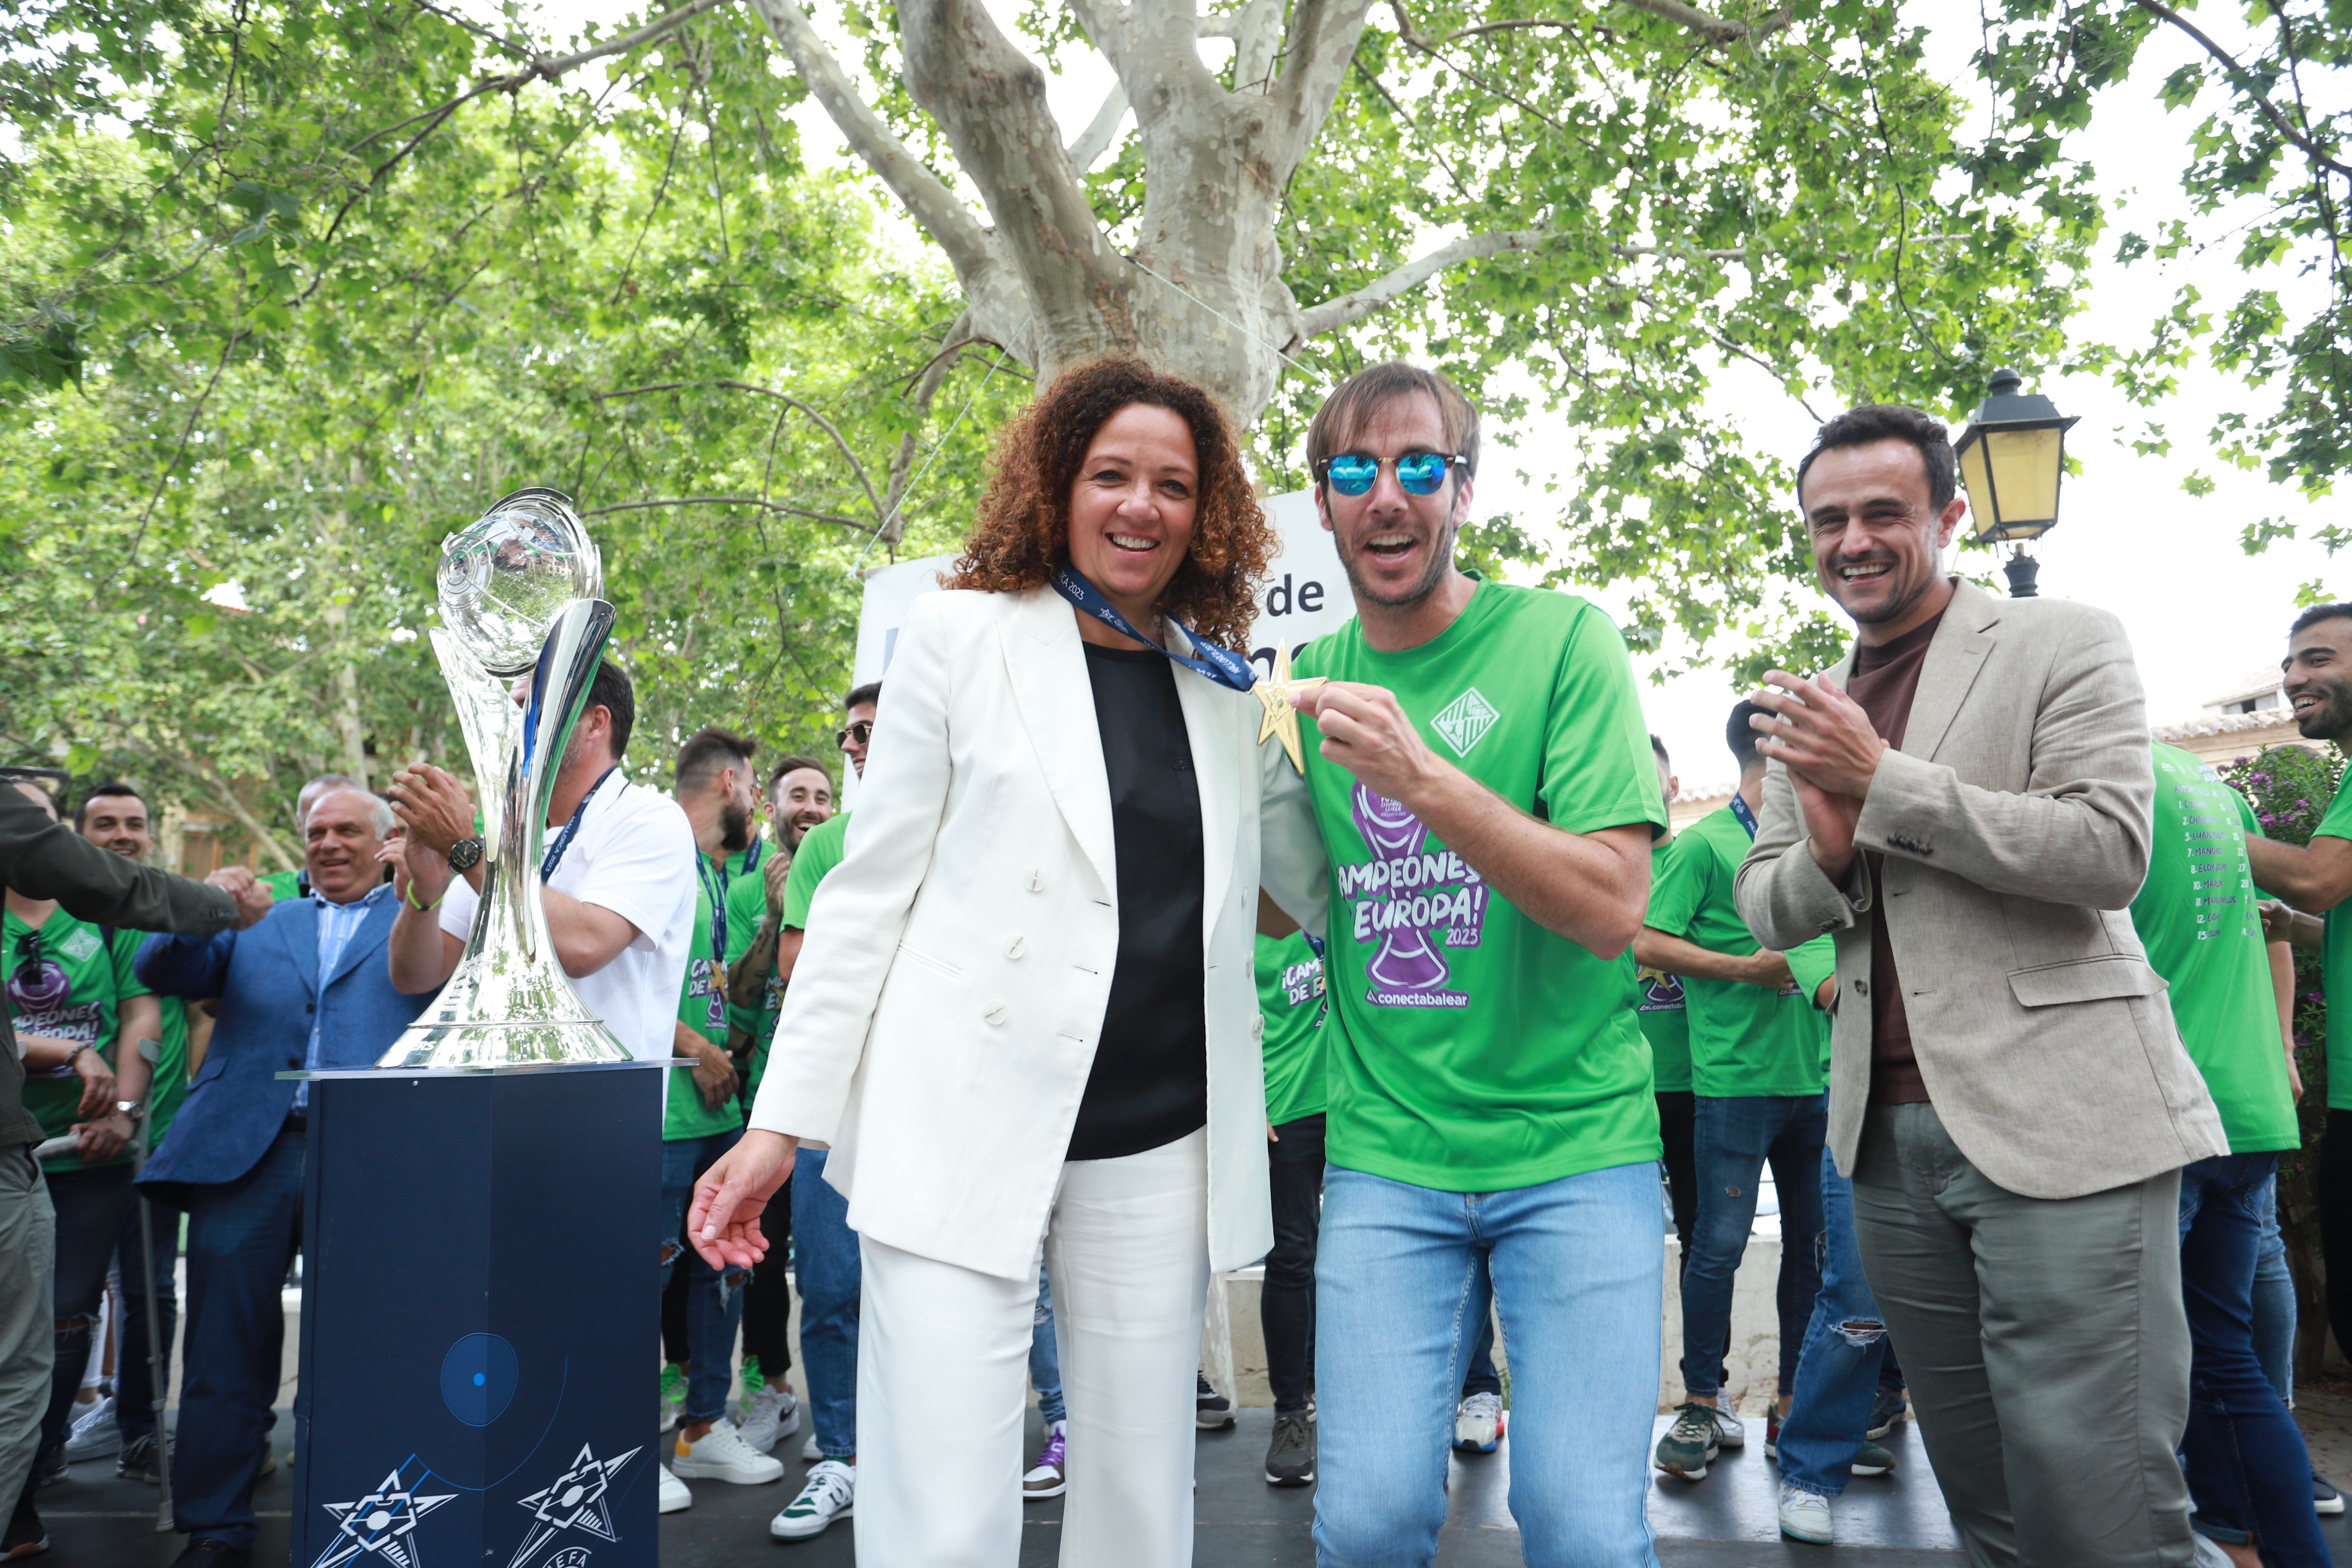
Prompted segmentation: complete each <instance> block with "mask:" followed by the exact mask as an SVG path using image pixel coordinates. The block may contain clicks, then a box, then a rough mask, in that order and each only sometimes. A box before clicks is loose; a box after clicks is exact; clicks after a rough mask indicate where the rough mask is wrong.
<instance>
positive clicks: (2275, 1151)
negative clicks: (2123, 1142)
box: [2131, 742, 2329, 1563]
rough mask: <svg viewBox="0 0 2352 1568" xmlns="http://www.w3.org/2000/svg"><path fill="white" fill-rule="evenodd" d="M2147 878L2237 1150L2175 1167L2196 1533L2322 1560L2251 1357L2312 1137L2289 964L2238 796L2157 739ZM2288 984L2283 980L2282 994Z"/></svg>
mask: <svg viewBox="0 0 2352 1568" xmlns="http://www.w3.org/2000/svg"><path fill="white" fill-rule="evenodd" d="M2153 763H2154V768H2155V773H2156V810H2155V820H2154V824H2153V826H2152V829H2151V833H2150V837H2149V845H2148V861H2147V883H2146V884H2145V885H2144V886H2143V887H2142V888H2141V889H2140V891H2139V896H2138V897H2137V899H2135V900H2132V906H2131V916H2132V924H2133V925H2134V926H2136V927H2137V928H2138V931H2139V937H2140V941H2141V942H2142V943H2144V944H2145V945H2146V946H2147V962H2148V966H2149V967H2150V968H2152V969H2154V970H2155V971H2156V972H2157V973H2158V974H2159V975H2162V976H2163V977H2164V980H2165V983H2166V984H2167V985H2168V987H2169V988H2170V989H2169V999H2170V1001H2171V1004H2172V1016H2173V1021H2174V1022H2175V1023H2176V1024H2177V1025H2178V1026H2179V1029H2180V1040H2181V1044H2182V1045H2184V1046H2186V1047H2188V1050H2189V1059H2190V1060H2192V1061H2194V1062H2195V1063H2196V1064H2197V1070H2198V1071H2199V1072H2200V1073H2202V1074H2203V1075H2204V1078H2205V1087H2206V1088H2207V1089H2210V1091H2211V1092H2212V1095H2213V1103H2214V1105H2215V1107H2216V1108H2217V1109H2218V1110H2220V1111H2221V1128H2222V1131H2224V1132H2225V1133H2227V1134H2228V1136H2229V1140H2230V1152H2228V1153H2227V1154H2216V1155H2212V1156H2210V1157H2208V1158H2206V1159H2202V1160H2199V1161H2196V1162H2194V1163H2191V1164H2189V1165H2187V1166H2184V1167H2183V1168H2182V1170H2181V1173H2180V1287H2181V1294H2182V1297H2183V1300H2185V1301H2186V1303H2187V1306H2188V1310H2189V1345H2190V1351H2189V1376H2190V1378H2191V1380H2192V1382H2193V1384H2194V1385H2195V1387H2196V1388H2197V1389H2198V1390H2199V1392H2200V1397H2198V1398H2196V1399H2194V1400H2191V1401H2190V1402H2189V1426H2188V1430H2187V1432H2186V1434H2185V1435H2184V1436H2183V1437H2182V1438H2181V1443H2180V1452H2181V1455H2182V1457H2183V1458H2184V1460H2185V1461H2186V1463H2185V1465H2184V1468H2185V1470H2186V1472H2187V1474H2188V1478H2189V1498H2190V1500H2192V1501H2194V1502H2195V1503H2196V1505H2197V1514H2196V1521H2195V1522H2196V1525H2197V1528H2198V1530H2199V1531H2200V1533H2202V1534H2205V1535H2207V1536H2210V1537H2211V1538H2212V1539H2214V1540H2216V1541H2219V1542H2223V1543H2224V1545H2225V1547H2229V1548H2235V1549H2236V1550H2235V1551H2234V1552H2232V1553H2231V1555H2232V1556H2233V1557H2236V1558H2238V1559H2239V1560H2241V1561H2247V1562H2251V1561H2252V1558H2253V1548H2252V1544H2251V1542H2252V1541H2253V1540H2257V1539H2258V1540H2260V1541H2261V1542H2262V1544H2263V1549H2264V1551H2263V1554H2264V1555H2265V1556H2266V1557H2270V1556H2274V1558H2275V1560H2276V1561H2278V1562H2281V1563H2326V1562H2327V1561H2328V1560H2329V1558H2328V1553H2327V1547H2326V1542H2323V1541H2322V1539H2321V1538H2320V1534H2319V1518H2318V1515H2317V1514H2316V1513H2315V1511H2314V1509H2313V1502H2314V1496H2313V1491H2312V1488H2311V1486H2310V1477H2311V1457H2310V1455H2309V1453H2308V1452H2307V1451H2306V1450H2305V1446H2304V1441H2303V1434H2302V1432H2301V1431H2300V1430H2299V1429H2298V1428H2297V1427H2296V1426H2295V1424H2294V1417H2293V1416H2292V1415H2289V1414H2288V1413H2287V1407H2286V1402H2285V1400H2284V1398H2282V1397H2281V1396H2280V1394H2279V1392H2278V1391H2277V1389H2276V1388H2274V1387H2273V1384H2271V1382H2270V1380H2269V1379H2268V1378H2267V1377H2266V1376H2265V1375H2264V1373H2263V1363H2262V1358H2261V1357H2260V1355H2259V1354H2258V1353H2257V1352H2256V1350H2255V1336H2254V1302H2253V1294H2254V1272H2255V1265H2256V1261H2257V1258H2258V1255H2259V1252H2260V1249H2261V1247H2262V1237H2263V1197H2264V1194H2265V1192H2266V1191H2269V1190H2272V1184H2273V1182H2274V1181H2275V1179H2276V1176H2277V1173H2278V1160H2279V1153H2280V1152H2281V1151H2282V1150H2290V1149H2294V1148H2297V1147H2299V1146H2300V1145H2301V1143H2302V1141H2303V1140H2302V1133H2301V1130H2300V1128H2299V1126H2298V1124H2297V1122H2296V1120H2295V1113H2294V1100H2295V1094H2296V1089H2295V1086H2294V1083H2293V1081H2292V1080H2293V1076H2294V1068H2293V1058H2292V1056H2291V1052H2292V1050H2293V1023H2292V1019H2293V1005H2294V969H2293V966H2292V964H2291V963H2287V962H2286V959H2287V954H2286V952H2285V951H2284V943H2279V944H2276V945H2277V947H2278V949H2279V951H2277V952H2272V951H2270V948H2271V945H2272V944H2269V943H2268V942H2266V941H2265V938H2264V934H2263V926H2262V920H2261V916H2260V914H2259V913H2258V911H2257V907H2256V906H2257V900H2258V896H2257V894H2256V893H2255V891H2254V884H2253V878H2252V863H2251V858H2250V856H2249V855H2248V852H2247V851H2248V848H2249V847H2250V846H2251V845H2252V844H2253V843H2255V842H2256V841H2257V840H2259V839H2260V838H2261V837H2262V829H2261V827H2260V826H2258V825H2257V824H2256V822H2255V819H2254V813H2253V809H2252V806H2250V805H2248V804H2247V802H2246V799H2245V797H2244V796H2243V795H2240V794H2239V793H2238V792H2237V791H2235V790H2233V789H2231V787H2230V786H2229V785H2227V784H2223V783H2222V782H2221V776H2220V775H2219V774H2218V773H2215V772H2214V771H2213V769H2212V768H2211V767H2210V766H2209V765H2207V764H2206V763H2204V762H2202V761H2201V760H2200V759H2199V758H2197V757H2195V756H2192V755H2190V754H2189V752H2184V751H2181V750H2179V748H2177V747H2174V746H2168V745H2164V744H2162V743H2160V742H2159V743H2158V744H2156V746H2155V748H2154V757H2153ZM2282 982H2284V984H2282Z"/></svg>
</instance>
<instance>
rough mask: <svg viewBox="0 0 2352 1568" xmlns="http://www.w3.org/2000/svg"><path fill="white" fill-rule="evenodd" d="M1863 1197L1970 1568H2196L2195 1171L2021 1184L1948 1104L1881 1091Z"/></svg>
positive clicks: (1867, 1247)
mask: <svg viewBox="0 0 2352 1568" xmlns="http://www.w3.org/2000/svg"><path fill="white" fill-rule="evenodd" d="M1853 1210H1854V1220H1855V1230H1856V1232H1857V1233H1858V1237H1859V1239H1860V1241H1861V1244H1862V1262H1863V1268H1864V1271H1865V1272H1866V1273H1867V1274H1868V1275H1869V1276H1870V1288H1871V1289H1872V1290H1873V1291H1874V1293H1875V1294H1876V1295H1877V1297H1878V1306H1879V1310H1880V1312H1881V1313H1882V1314H1883V1315H1884V1316H1885V1320H1886V1327H1887V1331H1888V1332H1889V1333H1890V1334H1891V1335H1892V1336H1893V1338H1894V1342H1895V1353H1896V1354H1898V1355H1900V1356H1901V1357H1902V1358H1903V1375H1904V1376H1905V1378H1906V1379H1907V1380H1908V1381H1909V1383H1910V1385H1911V1399H1912V1404H1913V1405H1914V1407H1915V1408H1916V1411H1917V1413H1918V1417H1919V1436H1920V1437H1921V1438H1922V1439H1923V1440H1924V1441H1925V1442H1926V1443H1927V1458H1928V1459H1929V1460H1930V1461H1931V1462H1932V1463H1933V1464H1934V1465H1935V1467H1936V1479H1937V1484H1939V1485H1940V1486H1941V1487H1942V1488H1943V1491H1944V1501H1945V1503H1946V1504H1947V1505H1948V1507H1949V1508H1950V1509H1951V1510H1952V1521H1953V1522H1954V1523H1955V1524H1956V1525H1958V1527H1959V1531H1960V1539H1961V1542H1962V1544H1963V1545H1964V1546H1965V1547H1966V1548H1967V1550H1968V1554H1969V1563H1970V1564H1972V1565H1973V1568H2011V1564H2019V1565H2023V1568H2106V1565H2108V1564H2115V1565H2116V1568H2123V1565H2125V1564H2129V1565H2131V1568H2148V1565H2150V1564H2158V1563H2161V1564H2164V1565H2166V1568H2190V1564H2192V1563H2195V1561H2196V1547H2195V1545H2194V1543H2193V1542H2192V1541H2191V1539H2190V1536H2189V1489H2188V1486H2187V1484H2186V1483H2185V1482H2184V1481H2183V1480H2182V1479H2181V1475H2180V1465H2179V1460H2177V1459H2176V1458H2174V1457H2173V1455H2174V1451H2175V1450H2176V1449H2177V1448H2178V1447H2179V1444H2180V1435H2181V1432H2182V1429H2183V1428H2184V1427H2185V1426H2187V1425H2188V1420H2189V1320H2188V1315H2187V1313H2186V1312H2185V1311H2184V1310H2183V1309H2182V1306H2181V1300H2180V1173H2179V1172H2177V1171H2168V1172H2166V1173H2164V1174H2162V1175H2160V1176H2151V1177H2149V1178H2148V1179H2147V1181H2144V1182H2138V1183H2135V1184H2132V1185H2130V1186H2123V1187H2114V1188H2110V1189H2109V1190H2108V1191H2106V1192H2103V1193H2093V1194H2088V1195H2087V1196H2084V1197H2079V1198H2057V1199H2046V1198H2028V1197H2021V1196H2020V1195H2019V1194H2015V1193H2012V1192H2010V1191H2009V1190H2007V1189H2006V1188H2003V1187H2000V1186H1997V1185H1995V1184H1993V1183H1992V1182H1991V1181H1990V1179H1988V1178H1987V1177H1986V1176H1985V1175H1984V1173H1981V1172H1980V1171H1979V1170H1978V1169H1977V1168H1976V1166H1975V1165H1973V1164H1971V1163H1969V1159H1968V1157H1967V1156H1966V1155H1964V1154H1962V1153H1961V1152H1960V1151H1959V1149H1958V1146H1957V1145H1955V1144H1954V1143H1953V1142H1952V1140H1951V1137H1950V1135H1949V1134H1948V1133H1947V1132H1946V1131H1944V1123H1943V1121H1942V1119H1940V1118H1939V1117H1937V1114H1936V1108H1935V1107H1934V1106H1932V1105H1883V1106H1873V1107H1871V1109H1870V1111H1869V1114H1868V1116H1867V1118H1866V1120H1865V1121H1864V1123H1863V1132H1862V1149H1861V1152H1860V1155H1859V1157H1858V1158H1857V1160H1856V1162H1855V1164H1854V1171H1853Z"/></svg>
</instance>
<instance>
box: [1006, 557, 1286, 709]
mask: <svg viewBox="0 0 2352 1568" xmlns="http://www.w3.org/2000/svg"><path fill="white" fill-rule="evenodd" d="M1050 580H1051V582H1052V583H1053V584H1054V592H1055V593H1056V594H1059V595H1062V597H1064V598H1065V599H1067V600H1068V601H1069V602H1070V603H1071V604H1073V605H1076V606H1077V608H1078V613H1079V614H1080V615H1082V616H1093V617H1094V618H1095V619H1097V620H1098V621H1100V622H1101V623H1102V624H1103V625H1105V626H1108V627H1109V628H1110V629H1111V630H1113V631H1115V632H1117V633H1118V634H1119V635H1120V636H1121V637H1133V638H1134V639H1135V640H1136V641H1137V642H1139V643H1141V644H1142V645H1143V646H1144V647H1148V648H1150V649H1151V651H1152V652H1154V653H1157V654H1160V655H1161V656H1162V657H1164V658H1168V659H1170V660H1171V661H1172V662H1174V663H1177V664H1181V665H1182V666H1183V667H1184V668H1187V669H1189V670H1192V671H1193V672H1194V673H1195V674H1198V675H1205V676H1207V677H1208V678H1209V679H1211V680H1213V681H1215V682H1216V683H1217V684H1218V685H1220V686H1223V687H1225V688H1227V689H1231V690H1234V691H1247V690H1248V689H1250V688H1251V687H1253V686H1255V685H1256V684H1257V671H1256V669H1255V668H1253V667H1252V666H1251V664H1250V661H1249V660H1247V659H1245V658H1243V657H1242V656H1241V655H1239V654H1237V653H1234V652H1233V651H1232V650H1230V649H1227V648H1222V647H1217V646H1216V645H1215V644H1213V643H1205V642H1202V640H1201V639H1200V638H1199V637H1194V636H1193V635H1192V627H1190V626H1186V625H1185V624H1184V623H1183V622H1181V621H1180V620H1178V619H1177V618H1176V617H1175V616H1169V617H1168V623H1169V625H1171V626H1174V627H1175V628H1176V629H1177V630H1178V631H1180V632H1182V633H1183V634H1184V636H1185V637H1187V638H1188V639H1190V640H1191V642H1192V651H1193V652H1195V653H1197V654H1198V655H1200V657H1199V658H1185V657H1184V656H1183V655H1182V654H1181V653H1176V652H1174V651H1172V650H1171V649H1168V648H1164V647H1160V645H1159V644H1158V643H1156V642H1153V641H1152V640H1151V639H1150V637H1145V636H1144V635H1143V634H1142V633H1141V632H1139V631H1137V630H1136V629H1135V627H1134V626H1133V625H1132V624H1131V623H1130V622H1129V620H1128V618H1127V617H1126V616H1123V615H1121V614H1119V610H1118V605H1114V604H1112V603H1111V602H1110V601H1109V600H1108V599H1107V598H1105V597H1103V591H1102V590H1101V589H1100V588H1097V587H1096V586H1095V585H1094V584H1092V583H1089V582H1087V580H1086V578H1085V577H1083V576H1081V575H1080V574H1078V571H1077V569H1076V567H1074V566H1072V565H1071V564H1070V563H1068V562H1066V561H1064V562H1062V563H1058V564H1057V565H1055V568H1054V574H1053V577H1052V578H1051V579H1050Z"/></svg>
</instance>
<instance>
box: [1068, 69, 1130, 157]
mask: <svg viewBox="0 0 2352 1568" xmlns="http://www.w3.org/2000/svg"><path fill="white" fill-rule="evenodd" d="M1126 119H1127V84H1126V83H1125V82H1117V83H1114V84H1113V85H1112V87H1111V89H1110V93H1109V95H1108V97H1106V98H1105V99H1104V100H1103V101H1102V107H1101V108H1100V109H1097V110H1095V117H1094V118H1093V119H1092V120H1090V121H1087V128H1086V129H1085V130H1084V131H1081V132H1078V139H1077V140H1076V141H1075V142H1071V143H1070V167H1071V169H1072V170H1073V171H1075V172H1076V173H1077V174H1085V173H1086V172H1087V170H1088V169H1091V168H1093V167H1094V166H1095V165H1096V164H1097V163H1099V162H1101V160H1102V155H1103V154H1104V153H1108V152H1109V151H1110V144H1111V142H1114V141H1116V140H1117V139H1118V128H1119V125H1120V123H1121V122H1122V121H1125V120H1126Z"/></svg>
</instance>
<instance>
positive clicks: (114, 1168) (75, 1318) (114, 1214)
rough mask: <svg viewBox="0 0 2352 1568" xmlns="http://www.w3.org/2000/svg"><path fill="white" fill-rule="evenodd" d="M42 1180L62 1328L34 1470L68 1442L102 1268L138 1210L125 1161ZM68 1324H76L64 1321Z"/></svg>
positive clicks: (102, 1289)
mask: <svg viewBox="0 0 2352 1568" xmlns="http://www.w3.org/2000/svg"><path fill="white" fill-rule="evenodd" d="M47 1181H48V1185H49V1203H50V1205H52V1206H53V1207H55V1208H56V1210H57V1215H58V1240H57V1274H56V1283H55V1286H54V1297H53V1299H54V1301H55V1310H56V1313H57V1322H58V1325H59V1326H58V1329H57V1342H56V1343H57V1348H56V1352H55V1353H56V1356H57V1360H56V1361H55V1362H54V1363H52V1364H51V1368H50V1374H49V1407H48V1409H47V1411H45V1412H44V1413H43V1415H42V1417H41V1447H40V1454H39V1458H38V1459H37V1461H36V1470H37V1469H38V1466H39V1464H40V1463H42V1462H46V1461H47V1460H48V1459H49V1458H51V1457H52V1456H53V1455H55V1454H56V1453H57V1452H58V1449H60V1448H62V1447H65V1446H66V1431H67V1427H68V1425H69V1424H70V1421H71V1418H72V1415H73V1413H74V1395H75V1394H78V1393H79V1392H80V1389H81V1374H82V1372H83V1370H84V1369H85V1368H86V1367H88V1366H89V1342H90V1335H91V1333H92V1332H93V1331H95V1330H96V1329H97V1327H98V1314H99V1309H100V1305H101V1304H102V1303H103V1302H104V1301H105V1300H106V1270H107V1267H108V1265H110V1263H112V1262H113V1260H114V1243H115V1238H116V1237H119V1236H121V1234H122V1216H123V1215H126V1214H128V1215H134V1216H135V1215H137V1213H138V1205H137V1204H136V1203H134V1202H133V1201H132V1200H131V1167H130V1166H129V1165H127V1164H124V1165H97V1166H91V1167H88V1168H85V1169H81V1170H74V1171H52V1172H50V1173H48V1177H47ZM11 1267H14V1265H13V1263H12V1264H11ZM68 1323H70V1324H72V1325H73V1326H72V1327H70V1328H68V1327H65V1326H64V1325H66V1324H68Z"/></svg>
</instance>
